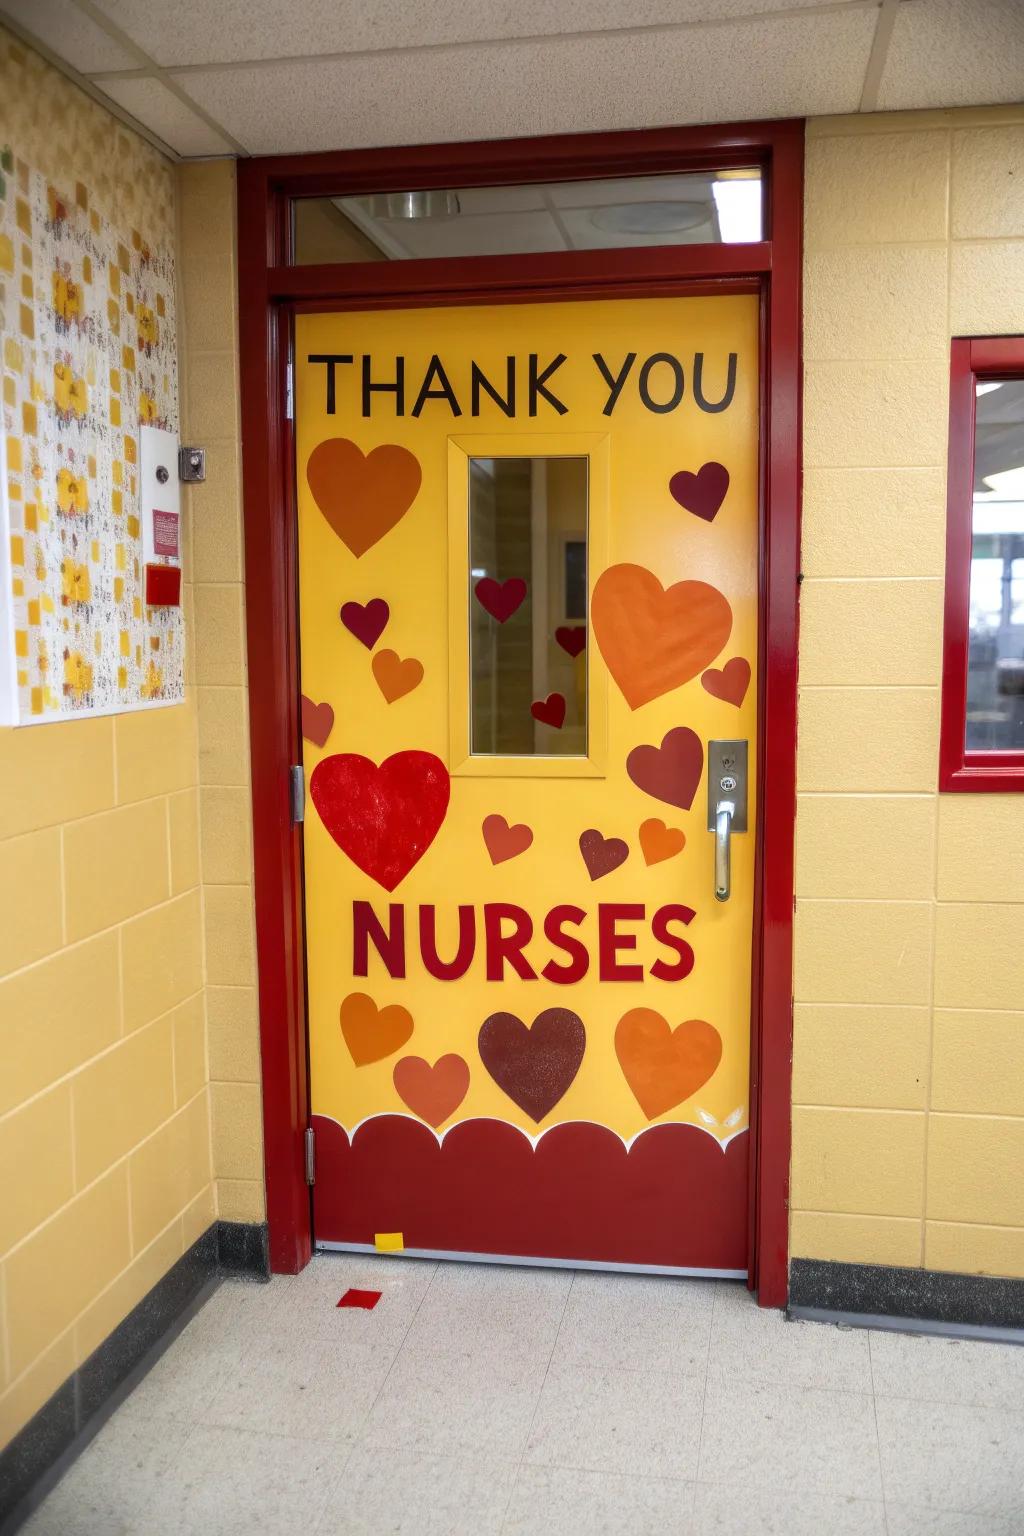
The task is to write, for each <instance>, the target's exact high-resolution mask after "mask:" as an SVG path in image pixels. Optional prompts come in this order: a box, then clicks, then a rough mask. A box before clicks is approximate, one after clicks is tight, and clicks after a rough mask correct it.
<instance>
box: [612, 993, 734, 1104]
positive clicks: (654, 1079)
mask: <svg viewBox="0 0 1024 1536" xmlns="http://www.w3.org/2000/svg"><path fill="white" fill-rule="evenodd" d="M615 1054H616V1056H617V1057H618V1058H619V1066H620V1067H621V1068H622V1075H623V1077H624V1078H625V1079H626V1082H627V1083H628V1084H629V1086H630V1088H631V1089H632V1092H633V1097H634V1098H635V1099H636V1101H637V1103H638V1104H639V1105H640V1108H641V1109H642V1110H643V1112H644V1114H645V1115H646V1116H647V1118H648V1120H656V1119H657V1117H658V1116H659V1115H663V1114H664V1113H665V1111H666V1110H669V1109H675V1107H676V1105H677V1104H681V1103H682V1102H683V1100H684V1099H688V1098H689V1097H690V1096H691V1094H694V1093H696V1092H697V1089H698V1088H702V1087H703V1085H704V1084H705V1083H706V1082H707V1081H708V1079H709V1078H710V1077H712V1076H713V1074H714V1072H715V1070H716V1068H717V1066H718V1063H719V1062H720V1061H721V1059H722V1037H721V1035H720V1034H719V1033H718V1030H717V1029H715V1028H714V1026H713V1025H711V1024H708V1023H706V1022H705V1021H704V1020H703V1019H687V1020H686V1022H685V1023H683V1024H677V1025H676V1027H675V1029H672V1028H670V1026H669V1024H668V1021H667V1020H666V1019H664V1018H662V1016H661V1014H660V1013H655V1011H654V1009H653V1008H631V1009H630V1011H629V1012H628V1013H624V1014H623V1015H622V1018H621V1019H620V1020H619V1022H618V1024H617V1025H616V1026H615Z"/></svg>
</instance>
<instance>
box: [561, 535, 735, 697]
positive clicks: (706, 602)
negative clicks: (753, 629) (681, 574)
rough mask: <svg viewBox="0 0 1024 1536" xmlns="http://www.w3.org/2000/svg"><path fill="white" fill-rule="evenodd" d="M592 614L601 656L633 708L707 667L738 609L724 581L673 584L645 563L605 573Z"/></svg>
mask: <svg viewBox="0 0 1024 1536" xmlns="http://www.w3.org/2000/svg"><path fill="white" fill-rule="evenodd" d="M591 619H592V622H593V626H594V634H595V635H596V636H597V643H598V645H599V646H600V647H601V655H602V656H603V657H604V659H605V661H606V662H607V664H608V670H609V672H610V673H611V674H612V676H613V677H614V679H615V681H616V682H617V683H618V685H619V687H620V688H621V689H622V693H623V697H624V698H625V700H626V703H627V704H628V705H629V707H630V709H639V707H640V705H641V704H649V703H650V701H651V700H652V699H659V698H660V697H661V695H662V694H663V693H669V692H670V691H671V690H672V689H673V688H680V687H681V686H682V685H683V683H688V682H689V681H690V678H691V677H696V676H697V674H698V672H703V670H704V668H705V667H706V666H707V665H708V663H709V662H711V661H714V659H715V657H716V656H717V655H718V653H719V651H721V649H722V647H723V646H724V645H725V643H726V641H727V640H728V638H729V633H730V631H731V630H732V609H731V608H730V606H729V602H728V599H727V598H725V597H723V595H722V593H721V592H719V590H718V588H717V587H712V586H709V585H708V583H707V582H706V581H677V582H676V583H675V585H674V586H671V587H668V588H667V589H666V588H665V587H663V586H662V584H661V582H660V581H659V580H658V578H657V576H655V575H654V573H653V572H652V571H648V570H647V569H645V567H644V566H642V565H610V566H609V567H608V569H607V570H606V571H602V573H601V575H600V576H599V577H598V580H597V585H596V586H595V587H594V596H593V600H592V603H591Z"/></svg>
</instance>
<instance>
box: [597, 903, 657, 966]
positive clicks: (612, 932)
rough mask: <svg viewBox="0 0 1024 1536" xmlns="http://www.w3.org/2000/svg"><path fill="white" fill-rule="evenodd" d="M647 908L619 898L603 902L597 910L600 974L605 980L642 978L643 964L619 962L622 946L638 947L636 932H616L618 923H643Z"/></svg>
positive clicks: (623, 947) (625, 947) (628, 947)
mask: <svg viewBox="0 0 1024 1536" xmlns="http://www.w3.org/2000/svg"><path fill="white" fill-rule="evenodd" d="M645 911H646V908H644V907H640V906H633V905H630V904H629V903H623V902H618V901H609V902H604V901H603V902H601V904H600V906H599V907H598V909H597V954H598V964H599V970H598V975H599V976H600V979H601V980H602V981H643V979H644V968H643V966H642V965H620V964H619V962H618V960H617V959H616V958H615V957H616V955H617V954H618V952H619V950H620V949H636V934H635V933H617V932H616V929H615V925H616V923H618V922H619V921H622V922H624V923H642V922H643V920H644V914H645Z"/></svg>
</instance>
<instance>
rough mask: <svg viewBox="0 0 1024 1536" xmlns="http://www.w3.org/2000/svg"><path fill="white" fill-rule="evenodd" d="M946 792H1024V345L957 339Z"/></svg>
mask: <svg viewBox="0 0 1024 1536" xmlns="http://www.w3.org/2000/svg"><path fill="white" fill-rule="evenodd" d="M947 494H948V503H947V523H946V618H945V641H944V656H943V672H942V736H941V742H940V749H939V788H940V789H943V790H995V791H1007V790H1018V791H1024V336H987V337H958V338H956V339H955V340H954V342H953V348H952V359H951V367H950V389H949V474H948V491H947Z"/></svg>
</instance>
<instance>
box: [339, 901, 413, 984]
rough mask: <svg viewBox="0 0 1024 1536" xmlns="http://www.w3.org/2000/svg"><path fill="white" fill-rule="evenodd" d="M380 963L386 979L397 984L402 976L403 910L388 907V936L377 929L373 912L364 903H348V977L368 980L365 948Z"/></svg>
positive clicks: (398, 904) (393, 905)
mask: <svg viewBox="0 0 1024 1536" xmlns="http://www.w3.org/2000/svg"><path fill="white" fill-rule="evenodd" d="M370 939H372V940H373V947H374V949H375V950H376V951H377V953H378V955H380V958H381V959H382V960H383V961H384V969H385V970H386V971H387V973H388V975H389V976H393V977H394V978H395V979H396V980H401V979H402V978H403V977H404V976H405V908H404V907H403V906H402V903H401V902H400V901H395V902H392V903H391V905H390V906H389V907H388V932H387V933H385V932H384V929H383V928H382V927H381V924H380V921H379V919H378V917H377V914H376V912H375V911H374V910H373V908H372V907H371V905H370V903H369V902H368V901H354V902H353V903H352V975H353V976H368V975H369V974H370V970H369V953H368V951H369V944H368V940H370Z"/></svg>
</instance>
